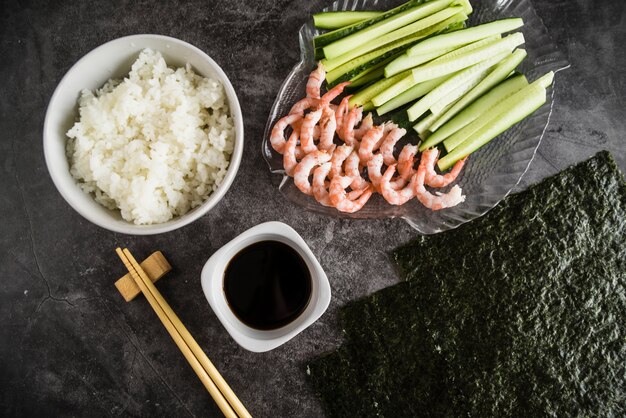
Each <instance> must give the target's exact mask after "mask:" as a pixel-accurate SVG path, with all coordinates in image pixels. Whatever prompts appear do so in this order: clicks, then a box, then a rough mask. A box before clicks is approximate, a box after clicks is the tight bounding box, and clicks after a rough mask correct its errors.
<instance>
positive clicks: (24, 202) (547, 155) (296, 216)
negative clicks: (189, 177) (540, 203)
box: [0, 0, 626, 417]
mask: <svg viewBox="0 0 626 418" xmlns="http://www.w3.org/2000/svg"><path fill="white" fill-rule="evenodd" d="M534 4H535V7H536V8H537V10H538V13H539V15H540V16H541V17H542V18H543V19H544V21H545V23H546V25H547V27H548V28H549V29H550V33H551V35H552V36H553V37H554V38H555V40H556V41H557V42H558V44H559V45H560V46H561V47H562V48H563V50H565V51H568V53H569V55H570V61H571V63H572V68H571V69H570V70H568V71H567V72H564V73H561V74H559V82H558V84H557V87H556V88H557V92H556V97H557V99H556V105H555V109H554V114H553V117H552V121H551V123H550V126H549V128H548V131H547V133H546V136H545V138H544V140H543V142H542V144H541V146H540V148H539V152H538V154H537V156H536V158H535V160H534V161H533V163H532V165H531V168H530V170H529V172H528V173H527V174H526V176H525V177H524V178H523V180H522V185H521V187H524V186H525V185H528V184H530V183H533V182H536V181H537V180H539V179H541V178H543V177H545V176H547V175H550V174H554V173H556V172H558V171H560V170H561V169H563V168H565V167H567V166H568V165H570V164H572V163H575V162H577V161H581V160H583V159H585V158H587V157H589V156H590V155H592V154H593V153H595V152H596V151H598V150H601V149H608V150H610V151H611V152H612V153H613V155H614V156H615V158H616V160H617V162H618V164H619V166H620V167H621V168H622V169H623V170H626V146H624V138H623V135H624V133H625V132H626V110H624V109H625V108H626V70H625V68H626V54H625V53H624V46H625V45H626V7H625V6H626V5H625V4H624V3H623V2H620V1H608V0H607V1H596V2H592V1H583V0H577V1H572V0H558V1H555V0H535V1H534ZM319 8H320V4H319V3H318V2H287V1H277V2H272V1H267V0H264V1H259V2H244V1H241V0H240V1H222V2H208V1H191V2H185V3H183V2H181V3H180V4H178V3H175V2H168V3H166V2H158V3H157V2H149V1H136V2H134V1H118V2H106V3H105V2H88V1H82V0H80V1H74V2H70V1H67V2H45V1H41V2H28V1H23V2H16V1H12V0H10V1H3V2H1V3H0V33H1V35H0V79H1V80H2V83H0V170H1V175H0V191H1V193H0V248H1V250H0V280H1V284H0V414H1V415H3V416H43V415H46V416H108V415H130V416H185V415H192V416H218V415H219V412H218V410H217V408H216V407H215V405H214V403H213V401H212V400H211V399H210V397H209V396H208V395H207V393H206V391H205V390H204V388H203V387H202V385H201V384H199V382H198V381H197V378H196V376H195V375H194V373H193V372H192V370H191V369H190V368H189V366H188V365H187V364H186V362H185V360H184V358H183V357H182V355H181V354H180V352H179V351H178V349H177V348H176V346H175V345H174V344H173V342H172V341H171V339H170V337H169V336H168V335H167V333H166V331H165V330H164V329H163V327H162V325H161V324H160V323H159V321H157V320H156V318H155V316H154V313H153V312H151V309H150V307H149V306H148V304H147V303H146V302H145V301H144V300H141V299H139V300H136V301H134V302H133V303H125V302H123V300H122V299H121V297H120V296H119V295H118V294H117V291H116V289H115V288H114V286H113V282H114V280H115V279H116V278H117V277H118V276H120V275H121V274H122V273H123V272H124V269H123V266H122V264H121V263H120V262H119V260H118V259H117V257H116V255H115V253H114V251H113V250H114V248H115V247H116V246H118V245H125V246H128V247H130V248H131V249H132V250H133V251H134V252H135V254H136V255H137V256H141V257H143V256H145V255H147V254H149V253H150V252H151V251H154V250H156V249H160V250H162V251H163V252H164V253H165V254H166V256H167V257H168V259H169V260H170V261H171V262H172V264H173V265H174V266H175V271H174V272H173V273H171V274H170V275H169V276H168V277H167V278H166V279H165V280H163V282H162V283H160V284H159V288H160V289H161V291H162V292H163V294H164V296H165V297H166V299H168V300H169V302H170V304H171V305H172V307H173V308H174V310H175V311H176V312H177V313H178V314H179V316H180V317H181V319H182V321H183V322H184V323H185V324H186V325H187V327H188V328H189V330H190V331H191V332H192V334H194V336H195V337H196V339H197V340H198V342H199V343H200V345H201V346H202V347H203V348H204V349H205V351H206V353H207V354H208V355H209V357H210V358H211V359H212V360H213V361H214V363H215V364H216V366H217V367H218V369H219V370H221V371H222V373H223V375H224V376H225V378H226V379H227V380H228V381H229V382H230V384H231V386H232V387H233V389H234V390H235V392H236V393H237V394H238V395H239V396H240V398H241V399H242V401H243V402H244V403H245V404H246V405H247V406H248V407H249V409H250V411H251V412H252V413H253V414H254V415H255V416H259V417H265V416H281V417H282V416H304V417H314V416H319V415H321V414H322V410H321V408H320V404H319V402H318V400H317V399H316V398H315V396H314V395H313V393H312V392H311V390H310V388H309V387H308V386H306V384H305V379H304V372H303V370H302V367H301V366H302V363H303V361H304V360H306V359H308V358H310V357H311V356H314V355H317V354H320V353H322V352H324V351H327V350H330V349H332V348H334V347H336V346H337V345H338V344H339V343H340V341H341V331H340V329H339V327H338V325H337V319H336V315H335V313H336V311H337V308H338V307H339V306H341V305H343V304H344V303H345V301H347V300H352V299H355V298H358V297H360V296H364V295H366V294H369V293H371V292H373V291H375V290H378V289H380V288H383V287H385V286H389V285H390V284H393V283H396V282H397V281H398V278H397V277H396V275H395V274H394V272H393V269H392V266H391V264H390V262H389V260H388V256H387V254H386V251H388V250H390V249H392V248H393V247H395V246H396V245H398V244H400V243H403V242H406V241H407V240H408V239H409V238H411V237H413V236H414V235H415V232H414V231H413V230H412V229H411V228H410V227H409V226H408V225H407V224H405V223H404V222H403V221H402V220H399V219H398V220H380V221H347V220H337V219H330V218H325V217H322V216H318V215H314V214H309V213H302V212H301V211H300V210H299V209H298V208H297V207H295V206H293V205H291V204H289V203H287V202H285V201H284V200H283V198H282V197H281V196H280V194H279V193H278V191H277V190H276V189H275V188H274V187H273V186H272V184H271V181H270V174H269V172H268V170H267V167H266V165H265V162H264V161H263V159H262V157H261V155H260V152H259V144H260V141H261V138H262V133H263V128H264V125H265V121H266V117H267V114H268V112H269V109H270V107H271V105H272V103H273V100H274V96H275V94H276V91H277V89H278V87H279V86H280V84H281V82H282V80H283V78H284V77H285V76H286V75H287V74H288V73H289V71H290V69H291V67H292V66H293V65H294V64H295V63H296V62H297V61H298V40H297V29H298V28H299V27H300V25H301V24H302V23H303V22H304V21H305V20H306V19H307V18H308V16H309V14H310V11H311V10H318V9H319ZM133 33H160V34H164V35H170V36H174V37H177V38H180V39H183V40H186V41H189V42H191V43H193V44H195V45H197V46H198V47H200V48H201V49H203V50H204V51H206V52H207V53H208V54H209V55H211V56H212V57H213V58H214V59H215V60H216V61H217V62H218V63H219V64H220V65H221V66H222V68H224V70H225V71H226V73H227V74H228V75H229V76H230V78H231V81H232V82H233V84H234V86H235V89H236V90H237V92H238V95H239V98H240V100H241V104H242V108H243V113H244V120H245V129H246V145H245V150H244V159H243V162H242V165H241V168H240V170H239V174H238V176H237V179H236V180H235V183H234V184H233V186H232V188H231V190H230V191H229V192H228V194H227V195H226V197H225V198H224V200H223V201H222V202H221V203H220V204H219V205H218V206H217V207H216V208H215V209H214V210H213V211H211V212H210V213H209V214H208V215H207V216H205V217H203V218H202V219H200V220H198V221H196V222H195V223H194V224H193V225H191V226H188V227H186V228H182V229H180V230H177V231H175V232H172V233H168V234H164V235H158V236H152V237H129V236H124V235H119V234H114V233H111V232H108V231H105V230H103V229H100V228H98V227H97V226H95V225H92V224H91V223H89V222H87V221H86V220H84V219H83V218H81V217H80V216H79V215H78V214H77V213H75V212H74V211H73V210H72V209H71V208H70V207H69V206H68V205H67V204H66V203H65V201H64V200H63V199H62V198H61V196H60V195H59V193H58V192H57V191H56V189H55V188H54V186H53V184H52V181H51V180H50V177H49V176H48V174H47V171H46V167H45V163H44V157H43V151H42V138H41V130H42V124H43V118H44V113H45V109H46V105H47V102H48V100H49V98H50V96H51V95H52V92H53V91H54V88H55V86H56V84H57V83H58V81H59V80H60V79H61V77H62V76H63V74H64V73H65V72H66V71H67V70H68V69H69V68H70V67H71V66H72V65H73V64H74V62H76V61H77V60H78V59H79V58H80V57H81V56H83V55H84V54H85V53H87V52H88V51H90V50H91V49H93V48H95V47H96V46H98V45H100V44H102V43H104V42H106V41H108V40H111V39H114V38H117V37H120V36H123V35H128V34H133ZM598 193H602V190H598ZM268 220H279V221H284V222H286V223H288V224H290V225H292V226H293V227H294V228H295V229H296V230H298V231H299V232H300V233H301V234H302V236H303V237H304V239H305V240H306V241H307V242H308V243H309V245H310V246H311V248H312V250H313V252H314V253H315V254H316V255H317V256H318V258H319V259H320V261H321V263H322V265H323V267H324V268H325V269H326V271H327V273H328V276H329V278H330V281H331V285H332V289H333V300H332V302H331V305H330V308H329V310H328V312H327V313H326V314H325V315H324V316H323V317H322V318H321V319H320V320H319V321H318V322H317V323H315V324H314V325H313V326H311V327H310V328H309V329H307V330H306V331H305V332H303V333H302V334H301V335H299V336H298V337H296V338H295V339H293V340H292V341H290V342H289V343H287V344H285V345H284V346H282V347H280V348H278V349H276V350H274V351H271V352H269V353H266V354H253V353H249V352H247V351H245V350H243V349H242V348H240V347H239V346H238V345H237V344H236V343H234V342H233V341H232V340H231V338H230V337H229V336H228V334H227V333H226V331H225V330H224V329H223V328H222V326H221V325H220V324H219V322H218V321H217V319H216V317H215V316H214V314H213V312H212V311H211V309H210V308H209V306H208V304H207V302H206V300H205V299H204V297H203V295H202V293H201V290H200V281H199V273H200V270H201V268H202V266H203V264H204V261H205V260H206V259H207V258H208V257H209V256H210V255H211V254H212V253H213V252H214V251H215V250H217V249H218V248H219V247H220V246H221V245H223V244H224V243H226V242H227V241H229V240H230V239H231V238H233V237H234V236H235V235H237V234H239V233H240V232H242V231H244V230H245V229H247V228H249V227H251V226H254V225H256V224H258V223H260V222H263V221H268ZM372 243H373V244H372Z"/></svg>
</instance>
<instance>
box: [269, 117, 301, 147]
mask: <svg viewBox="0 0 626 418" xmlns="http://www.w3.org/2000/svg"><path fill="white" fill-rule="evenodd" d="M301 118H302V116H300V115H297V114H293V115H287V116H285V117H283V118H281V119H279V120H278V122H276V123H275V124H274V127H273V128H272V134H271V135H270V144H272V148H274V150H276V152H278V153H279V154H282V153H283V150H284V149H285V143H286V142H287V141H286V139H285V129H287V126H289V125H292V124H295V123H296V122H297V121H298V120H300V119H301Z"/></svg>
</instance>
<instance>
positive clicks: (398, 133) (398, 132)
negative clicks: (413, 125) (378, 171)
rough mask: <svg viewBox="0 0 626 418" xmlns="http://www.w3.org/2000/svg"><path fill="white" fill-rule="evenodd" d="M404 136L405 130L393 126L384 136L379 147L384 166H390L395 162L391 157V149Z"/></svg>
mask: <svg viewBox="0 0 626 418" xmlns="http://www.w3.org/2000/svg"><path fill="white" fill-rule="evenodd" d="M405 134H406V129H402V128H398V127H397V126H395V125H394V128H392V129H391V130H390V131H389V133H387V135H386V136H385V139H384V140H383V143H382V144H381V146H380V152H381V154H383V161H384V162H385V164H386V165H391V164H394V163H395V162H396V158H395V157H394V156H393V147H394V146H395V145H396V143H397V142H398V141H399V140H400V138H402V137H403V136H404V135H405Z"/></svg>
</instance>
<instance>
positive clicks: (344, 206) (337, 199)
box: [328, 176, 373, 213]
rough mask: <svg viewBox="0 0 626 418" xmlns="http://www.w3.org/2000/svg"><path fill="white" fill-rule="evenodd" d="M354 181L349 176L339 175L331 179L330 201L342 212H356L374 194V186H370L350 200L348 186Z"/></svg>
mask: <svg viewBox="0 0 626 418" xmlns="http://www.w3.org/2000/svg"><path fill="white" fill-rule="evenodd" d="M351 183H352V178H351V177H348V176H337V177H334V178H333V179H332V180H331V181H330V188H329V190H328V194H329V196H330V202H331V203H332V204H333V206H334V207H335V208H336V209H337V210H338V211H340V212H347V213H354V212H356V211H358V210H359V209H361V208H362V207H363V206H364V205H365V204H366V203H367V201H368V200H369V198H370V197H371V196H372V193H373V188H372V186H371V185H370V186H368V187H367V188H366V189H365V190H364V191H363V193H362V194H361V195H360V196H359V197H358V198H357V199H354V200H350V199H349V197H348V195H347V194H346V188H347V187H348V186H350V184H351Z"/></svg>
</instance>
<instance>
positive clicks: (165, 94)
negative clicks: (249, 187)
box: [67, 49, 235, 224]
mask: <svg viewBox="0 0 626 418" xmlns="http://www.w3.org/2000/svg"><path fill="white" fill-rule="evenodd" d="M79 105H80V109H79V111H80V120H79V121H78V122H76V123H75V124H74V126H73V127H72V129H70V130H69V131H68V132H67V136H68V137H69V140H68V142H67V152H68V158H69V161H70V166H71V168H70V171H71V174H72V176H74V178H76V179H77V180H78V182H79V184H80V186H81V187H82V189H83V190H84V191H85V192H87V193H91V194H93V195H94V196H95V199H96V201H98V202H99V203H101V204H102V205H104V206H106V207H107V208H110V209H119V210H120V212H121V214H122V217H123V218H124V219H126V220H127V221H131V222H134V223H135V224H154V223H161V222H166V221H168V220H170V219H172V218H173V217H174V216H180V215H183V214H185V213H187V212H188V211H189V210H191V209H192V208H194V207H196V206H198V205H200V204H201V203H202V202H203V201H204V200H205V199H206V198H207V197H208V196H209V195H210V194H211V193H212V192H214V191H215V190H216V189H217V187H219V185H220V183H221V182H222V180H223V179H224V176H225V175H226V170H227V168H228V163H229V161H230V156H231V154H232V151H233V143H234V137H235V130H234V126H233V121H232V118H231V116H230V111H229V108H228V103H227V100H226V96H225V94H224V88H223V86H222V84H221V83H220V82H219V81H217V80H213V79H211V78H205V77H201V76H199V75H197V74H195V73H194V72H193V70H192V69H191V68H190V66H189V65H187V66H186V67H185V68H177V69H172V68H168V67H167V65H166V63H165V60H164V59H163V57H162V56H161V54H160V53H159V52H157V51H153V50H150V49H144V50H143V51H141V53H140V54H139V58H138V59H137V61H135V63H134V64H133V66H132V69H131V72H130V74H128V77H126V78H125V79H124V80H122V81H119V80H109V81H107V83H106V84H105V85H104V86H103V87H102V88H101V89H100V90H98V91H96V92H95V94H94V93H92V92H91V91H89V90H83V92H82V95H81V97H80V100H79Z"/></svg>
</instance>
